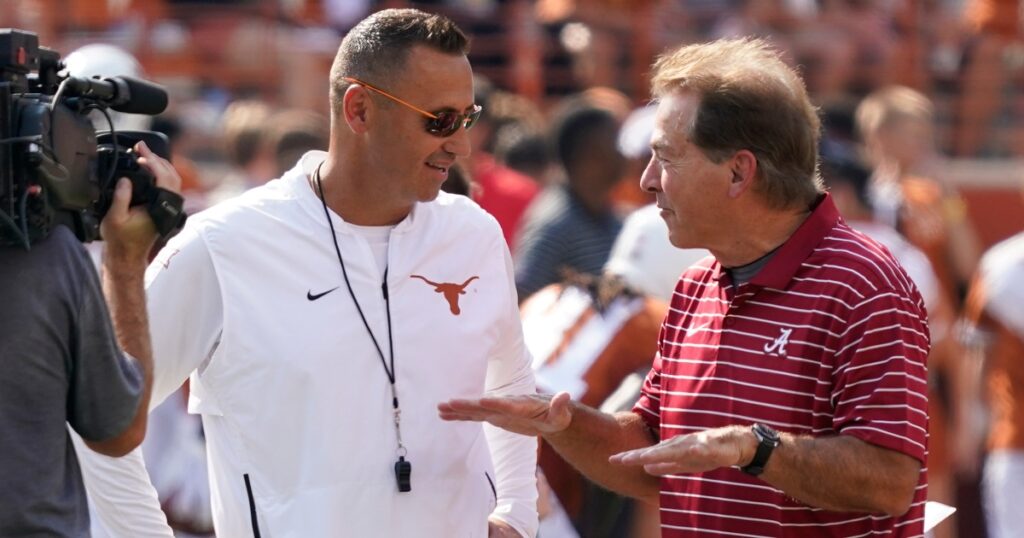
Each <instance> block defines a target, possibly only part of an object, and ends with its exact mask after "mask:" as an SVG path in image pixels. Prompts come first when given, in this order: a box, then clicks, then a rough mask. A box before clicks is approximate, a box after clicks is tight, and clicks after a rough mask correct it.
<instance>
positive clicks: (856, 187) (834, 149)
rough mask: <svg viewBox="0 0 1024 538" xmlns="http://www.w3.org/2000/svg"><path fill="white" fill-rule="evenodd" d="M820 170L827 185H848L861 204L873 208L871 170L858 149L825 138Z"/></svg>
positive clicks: (866, 207) (832, 186)
mask: <svg viewBox="0 0 1024 538" xmlns="http://www.w3.org/2000/svg"><path fill="white" fill-rule="evenodd" d="M819 171H820V173H821V179H822V180H823V181H824V182H825V186H826V187H828V188H830V189H831V188H834V187H837V186H839V185H847V186H848V187H849V188H850V190H852V191H853V194H854V196H856V197H857V201H858V202H859V203H860V204H861V206H862V207H864V208H865V209H871V207H872V203H871V196H870V195H869V193H868V184H869V183H870V182H871V170H870V169H869V168H868V167H867V166H866V165H865V164H864V163H863V162H862V161H861V159H860V157H858V156H857V152H856V150H854V149H852V148H850V147H848V146H846V145H844V144H842V143H838V142H835V141H832V140H823V141H822V143H821V163H820V165H819Z"/></svg>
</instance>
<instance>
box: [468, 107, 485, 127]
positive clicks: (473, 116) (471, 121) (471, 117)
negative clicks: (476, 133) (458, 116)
mask: <svg viewBox="0 0 1024 538" xmlns="http://www.w3.org/2000/svg"><path fill="white" fill-rule="evenodd" d="M483 111H484V109H483V108H481V107H475V108H474V109H473V111H472V112H470V113H469V114H468V115H466V124H465V128H466V130H467V131H468V130H470V129H472V128H473V126H474V125H476V120H478V119H480V113H481V112H483Z"/></svg>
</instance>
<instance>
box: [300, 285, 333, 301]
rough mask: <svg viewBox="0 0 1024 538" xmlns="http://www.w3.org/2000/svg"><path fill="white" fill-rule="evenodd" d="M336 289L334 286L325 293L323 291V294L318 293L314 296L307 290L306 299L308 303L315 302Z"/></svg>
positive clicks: (311, 291)
mask: <svg viewBox="0 0 1024 538" xmlns="http://www.w3.org/2000/svg"><path fill="white" fill-rule="evenodd" d="M336 289H338V286H335V287H333V288H331V289H329V290H327V291H325V292H323V293H318V294H316V295H313V290H309V291H307V292H306V298H307V299H309V300H310V301H315V300H317V299H319V298H321V297H323V296H324V295H327V294H328V293H331V292H332V291H334V290H336Z"/></svg>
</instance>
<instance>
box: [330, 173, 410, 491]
mask: <svg viewBox="0 0 1024 538" xmlns="http://www.w3.org/2000/svg"><path fill="white" fill-rule="evenodd" d="M321 166H323V163H322V162H321V163H320V164H319V165H317V167H316V171H315V172H313V182H314V183H316V190H317V192H318V193H319V194H320V202H321V203H322V204H323V206H324V216H325V217H326V218H327V226H328V227H330V229H331V240H332V241H333V242H334V252H336V253H337V254H338V263H339V264H340V265H341V276H342V277H344V279H345V287H346V288H348V294H349V296H350V297H352V302H353V303H354V304H355V305H356V312H359V319H361V320H363V327H365V328H366V332H367V334H369V335H370V340H372V341H373V347H374V348H376V349H377V356H379V357H380V364H381V366H383V367H384V374H385V375H387V376H388V382H389V383H391V407H392V408H393V409H394V417H395V438H396V439H397V440H398V461H396V462H395V480H396V481H397V482H398V491H400V492H403V493H404V492H407V491H411V490H412V481H411V475H412V464H411V463H410V462H408V461H406V459H405V456H406V455H407V454H408V451H407V450H406V449H405V445H404V444H402V428H401V422H402V409H401V408H400V407H399V406H398V389H396V388H395V344H394V340H393V338H392V336H391V301H390V299H389V297H388V268H387V266H385V267H384V282H383V283H382V284H381V293H383V295H384V310H385V312H386V313H387V320H388V354H389V355H390V358H391V367H390V368H388V361H386V360H385V359H384V352H383V351H382V350H381V348H380V344H378V343H377V337H376V336H374V335H373V330H372V329H370V324H369V323H367V322H366V316H365V315H364V314H363V309H362V307H360V306H359V300H358V299H356V294H355V292H354V291H352V283H351V282H349V279H348V271H346V270H345V259H344V258H343V257H342V256H341V247H339V246H338V236H337V235H336V234H335V232H334V222H333V221H332V220H331V214H330V213H329V212H328V211H327V200H326V199H325V198H324V187H323V184H321V182H320V167H321Z"/></svg>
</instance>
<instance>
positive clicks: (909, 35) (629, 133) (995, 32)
mask: <svg viewBox="0 0 1024 538" xmlns="http://www.w3.org/2000/svg"><path fill="white" fill-rule="evenodd" d="M1019 4H1020V2H1019V0H964V1H963V2H959V1H957V0H941V1H939V0H819V1H814V0H634V1H629V0H576V1H573V0H537V1H515V0H506V1H502V0H448V1H443V0H437V1H434V2H396V1H380V2H378V1H373V0H319V1H317V0H305V1H303V0H278V1H270V0H266V1H256V0H249V1H245V0H235V1H232V0H218V1H214V0H208V1H205V2H200V1H196V0H192V1H184V0H103V1H99V0H97V1H88V2H87V1H74V0H63V1H61V0H13V1H5V2H3V3H2V5H0V23H2V24H0V26H14V27H20V28H23V29H27V30H32V31H38V32H39V33H40V34H41V42H42V43H43V44H45V45H48V46H51V47H53V48H57V49H58V50H60V51H61V52H63V53H67V52H70V51H71V50H74V49H76V48H79V47H80V46H82V45H85V44H87V43H99V42H103V43H110V44H114V45H116V46H117V47H119V49H113V48H110V49H102V50H99V51H93V55H94V56H97V57H100V58H103V59H105V60H107V62H106V64H103V62H100V64H103V65H92V66H88V67H81V68H80V69H85V70H89V71H91V72H90V73H88V74H100V75H108V76H109V75H119V74H136V75H139V76H143V77H148V78H153V79H155V80H157V81H159V82H162V83H164V84H166V85H167V86H168V87H169V88H170V90H171V99H172V105H171V108H170V110H169V111H168V113H167V114H165V115H163V116H161V117H158V118H156V119H155V120H154V121H153V123H152V125H151V127H150V128H152V129H153V130H157V131H161V132H163V133H165V134H166V135H167V136H168V138H169V140H170V142H171V154H172V157H173V164H174V165H175V167H176V168H177V169H178V171H179V173H180V175H181V177H182V178H183V182H184V183H183V191H184V193H185V195H186V199H187V207H188V209H189V210H190V212H195V211H200V210H202V209H203V208H206V207H210V206H212V205H214V204H216V203H218V202H220V201H223V200H225V199H228V198H231V197H234V196H237V195H239V194H241V193H243V192H245V191H246V190H247V189H249V188H252V187H254V186H258V185H261V184H263V183H266V182H267V181H270V180H272V179H274V178H276V177H279V176H281V175H282V174H283V173H284V172H285V171H287V170H288V169H289V168H291V167H292V166H293V165H294V163H295V162H296V161H297V160H298V158H299V157H300V156H301V155H302V154H303V153H304V152H306V151H308V150H312V149H327V148H326V146H327V143H328V134H329V118H328V117H327V116H326V110H327V98H326V94H320V93H317V92H319V91H320V88H319V86H322V85H318V84H309V85H305V84H304V80H316V81H319V80H322V79H323V78H324V77H323V75H324V74H325V73H326V69H327V67H328V66H329V65H330V60H331V56H330V55H331V54H332V52H333V51H334V50H336V48H337V43H338V40H339V39H340V36H341V35H343V34H344V31H345V30H346V29H347V27H349V26H350V25H351V24H353V23H354V22H355V21H358V20H359V19H360V18H362V17H363V16H365V15H366V14H367V13H368V12H370V11H372V10H375V9H379V8H381V7H398V6H405V5H412V6H415V7H420V8H424V9H427V10H438V11H444V12H445V13H448V14H450V15H452V16H453V17H455V18H456V19H457V20H460V21H462V22H463V24H464V25H465V27H466V28H467V29H468V30H469V31H470V32H471V33H472V35H473V37H474V39H475V40H476V45H475V47H476V48H475V49H474V52H473V56H471V58H472V59H473V61H474V68H475V69H476V71H477V72H478V73H482V75H480V76H479V78H478V80H477V81H476V102H477V104H480V105H481V106H483V116H482V117H481V119H480V121H479V123H478V124H477V125H476V126H475V127H474V128H473V130H472V131H471V135H472V137H473V148H474V151H473V154H472V156H471V157H470V158H469V159H468V160H467V161H466V162H463V163H462V166H461V167H460V168H458V169H453V172H455V173H453V174H452V175H451V177H450V179H449V181H448V183H447V185H446V187H445V189H446V190H449V191H451V192H457V193H461V194H465V195H466V196H469V197H470V198H472V199H474V200H475V201H476V202H477V203H478V204H480V205H481V206H482V207H483V208H484V209H486V210H487V211H489V212H490V213H491V214H492V215H494V217H495V218H496V219H497V220H498V222H499V224H500V225H501V227H502V230H503V232H504V234H505V237H506V240H507V241H508V244H509V247H510V249H511V250H512V254H513V258H514V263H515V272H516V284H517V288H518V291H519V296H520V300H521V302H522V316H523V323H524V330H525V335H526V338H527V344H528V346H529V347H530V349H531V352H532V353H533V355H534V368H535V371H536V374H537V382H538V386H539V387H541V388H542V389H543V390H545V391H548V392H554V391H568V392H570V394H572V396H573V397H574V398H575V399H579V400H581V401H582V402H584V403H586V404H589V405H594V406H601V405H602V404H603V405H604V406H605V408H607V409H616V408H629V407H630V406H631V405H632V404H633V402H635V401H636V394H638V391H639V383H640V380H642V378H643V374H644V373H645V372H646V370H647V369H648V368H649V367H650V361H651V358H652V356H653V355H654V351H655V350H654V344H655V341H656V337H657V333H658V330H659V325H660V321H661V319H662V318H663V317H664V315H665V312H666V311H667V308H668V301H669V300H670V299H671V296H672V291H673V288H674V285H675V280H676V278H677V277H678V275H679V273H680V272H681V271H682V270H683V269H684V268H685V267H687V266H689V265H690V264H692V263H694V262H696V261H698V260H700V259H701V258H703V257H704V256H706V255H707V253H706V252H685V251H680V250H678V249H674V248H673V247H671V245H670V244H669V243H668V239H667V234H666V231H665V227H664V225H663V223H662V222H661V220H660V218H659V217H658V215H657V211H656V210H655V209H654V208H652V207H650V204H651V202H652V201H653V199H652V198H650V197H649V196H648V195H645V194H644V193H643V192H641V191H640V189H639V187H638V185H639V178H640V175H641V174H642V172H643V170H644V168H645V167H646V165H647V162H648V161H649V160H650V158H651V152H650V148H649V147H648V142H649V140H650V134H651V131H652V129H653V121H654V120H653V108H652V107H650V106H647V104H646V95H647V82H646V78H645V74H646V70H647V67H648V66H649V65H650V61H651V60H652V59H653V57H654V56H656V54H657V53H658V52H659V51H661V50H662V49H664V48H665V47H667V46H670V45H675V44H679V43H682V42H687V41H699V40H704V39H712V38H716V37H726V36H760V37H765V38H767V39H769V40H770V41H771V42H773V43H774V44H775V45H776V46H777V47H779V48H781V49H782V50H784V51H786V53H787V57H788V58H789V59H790V60H791V61H792V62H793V63H794V64H796V65H799V66H800V67H801V71H802V72H803V73H804V74H805V78H806V80H807V83H808V86H809V89H810V91H811V93H812V95H813V96H814V98H815V99H816V102H817V104H818V105H819V107H820V108H821V111H822V116H823V118H824V125H825V139H824V142H823V144H822V148H821V153H822V155H821V158H822V163H821V174H822V177H823V179H824V180H825V182H826V184H827V185H828V186H829V189H830V192H831V193H832V196H833V197H834V199H835V201H836V205H837V206H838V207H839V209H840V211H841V212H842V213H843V215H844V217H845V218H846V220H847V221H848V222H850V223H851V224H852V225H853V226H854V227H856V228H858V229H860V230H861V231H863V232H865V233H867V234H868V235H870V236H872V237H874V238H875V239H876V240H878V241H880V242H882V243H883V244H885V245H886V246H887V247H888V248H889V249H890V250H891V251H892V252H893V253H894V254H895V255H896V256H897V258H899V260H900V261H901V263H903V265H904V266H905V267H906V269H907V271H908V273H909V274H910V276H911V277H912V278H913V279H914V281H915V282H916V284H917V286H918V288H919V289H920V291H921V292H922V296H923V297H924V298H925V301H926V303H927V307H928V311H929V314H930V318H931V319H929V325H930V329H931V337H932V353H931V357H930V358H931V361H930V368H929V376H930V378H929V380H928V382H929V387H930V389H931V396H930V447H929V448H930V450H929V461H928V476H929V497H930V498H931V499H933V500H938V501H942V502H944V503H947V504H951V505H953V506H956V507H958V509H959V512H958V515H957V516H955V519H954V520H953V521H950V522H947V523H944V524H943V525H941V526H940V527H938V528H937V529H936V530H935V532H934V534H935V536H942V537H952V536H958V535H959V536H971V537H974V536H983V535H984V533H985V532H986V518H985V513H986V511H987V512H988V513H989V515H990V517H989V519H988V528H994V527H993V526H994V525H998V517H999V510H1000V508H999V506H996V505H998V504H1000V503H1003V504H1005V503H1007V502H1010V503H1011V504H1012V497H1011V495H1012V492H1009V491H1010V490H1005V489H1002V488H1003V487H1004V486H1005V484H1003V482H1005V481H1010V480H1012V479H1013V476H1014V475H1012V472H1017V473H1020V472H1021V471H1020V468H1021V467H1020V466H1017V467H1012V466H1007V465H1005V464H1003V465H1004V466H1003V467H1001V468H1000V469H1001V470H992V471H991V472H988V471H986V472H984V473H983V472H982V469H983V465H984V463H985V462H986V461H989V463H992V462H999V461H1001V460H998V458H996V456H997V455H1000V454H1006V453H1009V454H1018V455H1019V454H1020V453H1021V451H1024V372H1022V370H1024V368H1022V367H1021V366H1019V364H1017V365H1015V363H1014V361H1016V362H1017V363H1021V360H1022V359H1024V352H1022V351H1024V345H1022V344H1021V341H1022V340H1024V334H1022V333H1021V332H1017V331H1015V330H1014V323H1015V321H1014V320H1013V319H1006V318H1003V317H1001V316H1002V312H1003V311H1004V310H999V309H993V308H994V307H993V306H992V305H995V304H996V303H997V302H998V301H994V300H993V295H992V292H991V290H989V289H987V287H986V285H985V283H986V282H987V280H986V278H987V275H989V274H990V273H987V272H986V271H985V270H984V269H985V265H984V264H982V266H981V270H979V263H980V262H981V261H982V259H983V254H984V252H985V251H986V250H987V249H988V248H989V247H991V246H992V244H993V243H995V242H996V241H997V240H1003V239H1006V238H1007V237H1008V236H1009V235H1010V234H1007V233H1003V232H997V233H995V236H993V233H982V232H981V231H979V230H977V229H976V227H977V226H976V225H977V223H978V222H979V215H980V218H982V220H983V219H989V220H996V221H998V222H1000V223H1002V224H1003V225H1004V226H1005V225H1007V223H1009V224H1008V225H1009V226H1018V227H1017V228H1016V229H1014V230H1012V231H1014V232H1016V231H1020V227H1019V225H1020V224H1021V216H1022V214H1021V212H1020V211H1019V210H1020V208H1021V207H1022V206H1021V202H1020V200H1021V198H1020V196H1019V195H1018V194H1017V192H1016V186H1015V185H1016V183H1017V182H1018V181H1019V178H1020V177H1022V175H1021V173H1020V171H1019V170H1016V169H1014V168H1013V167H1012V166H1007V167H1006V168H1005V169H1004V170H1005V175H1006V176H1007V178H1006V181H1005V182H1004V183H1002V186H1003V187H1004V192H1003V193H1002V194H1000V195H999V196H1000V197H1002V198H1004V199H1005V198H1007V197H1009V198H1010V201H1009V202H1008V203H1009V205H1008V206H1003V207H1015V208H1017V209H1018V211H1017V212H1016V213H1007V214H992V213H991V211H989V208H978V207H973V208H972V207H971V206H970V204H969V203H968V198H967V197H965V195H964V194H963V193H962V192H961V191H962V190H963V191H967V190H970V189H971V185H970V183H969V181H968V182H965V180H964V178H963V177H961V176H955V174H952V173H951V171H952V170H955V169H956V167H955V166H954V163H956V162H957V161H956V159H958V158H987V159H993V160H995V161H994V162H1000V163H1012V162H1013V161H1012V160H1005V159H1013V158H1018V157H1022V156H1024V89H1022V88H1024V85H1021V84H1020V82H1021V77H1022V76H1024V39H1022V38H1024V32H1022V26H1021V24H1022V22H1021V21H1022V17H1024V15H1022V13H1024V12H1022V11H1021V6H1020V5H1019ZM124 51H127V53H130V54H125V58H123V59H122V60H121V61H115V59H114V58H115V56H117V55H118V54H121V53H122V52H124ZM132 55H134V56H135V57H136V58H138V60H139V61H138V62H136V61H135V60H134V59H133V58H132ZM307 86H309V87H307ZM1007 193H1013V194H1012V195H1008V194H1007ZM1014 196H1016V198H1014ZM985 222H988V221H985ZM1003 229H1005V228H1003ZM1018 243H1019V240H1018ZM1016 248H1019V245H1018V246H1017V247H1016ZM1004 250H1005V246H1004ZM994 252H996V254H999V253H1000V252H1003V251H1001V250H998V247H997V250H996V251H994ZM985 259H986V260H991V255H990V256H989V257H987V258H985ZM992 263H994V262H992ZM1018 287H1019V284H1018ZM1008 296H1013V295H1012V294H1008ZM1016 309H1020V306H1019V305H1018V306H1017V307H1016ZM1009 310H1010V311H1013V310H1014V308H1013V307H1011V308H1009ZM1013 315H1014V314H1012V313H1011V314H1010V315H1009V316H1010V317H1011V318H1012V316H1013ZM1016 315H1017V316H1018V317H1019V315H1020V314H1016ZM1018 321H1019V320H1018ZM993 350H995V351H993ZM1007 350H1009V351H1007ZM187 390H188V389H187V386H186V387H184V388H183V389H182V391H181V393H180V394H178V395H176V396H174V397H172V398H170V399H168V400H167V401H166V402H165V403H164V405H163V406H162V407H161V408H160V410H159V411H157V412H156V413H157V414H156V415H154V418H153V419H152V423H151V427H150V431H151V434H150V435H149V436H148V437H147V439H146V442H145V443H146V444H145V450H146V452H145V454H146V458H147V462H148V465H149V467H150V471H151V474H152V475H153V482H154V485H155V486H156V487H157V489H158V492H159V493H160V496H161V500H162V502H163V505H164V508H165V510H166V511H167V513H168V516H169V519H170V520H171V522H172V524H174V525H175V526H176V528H178V529H179V530H180V531H181V532H182V533H191V534H195V535H203V534H204V533H208V532H209V529H211V525H212V522H211V519H210V517H211V516H210V508H209V491H208V486H207V485H206V480H205V476H204V475H205V464H204V463H203V462H204V454H203V448H202V444H203V443H202V431H201V426H200V424H199V420H198V418H196V417H190V416H188V415H187V414H186V413H185V402H186V400H187ZM986 452H990V456H989V458H987V460H986V457H985V453H986ZM1018 457H1019V456H1018ZM540 462H541V468H542V473H543V475H544V476H545V478H546V480H544V481H542V484H543V485H542V488H543V493H544V494H543V495H542V499H541V516H542V533H543V534H542V535H543V536H545V538H547V537H549V536H551V537H557V536H595V537H600V536H641V537H642V536H656V535H657V532H658V525H657V512H656V511H655V510H652V509H650V508H646V507H641V506H633V505H632V504H631V503H629V502H627V501H625V500H623V499H620V498H616V497H614V496H611V495H610V494H608V493H607V492H602V491H600V490H599V489H598V488H597V487H596V486H592V485H590V484H588V483H587V482H586V481H585V480H584V479H583V478H582V476H580V475H579V474H578V473H576V472H575V471H573V470H572V469H571V468H570V467H569V466H567V465H566V464H565V463H564V462H562V461H561V460H560V459H559V457H558V456H557V454H555V453H554V451H553V450H550V449H549V448H548V447H546V446H542V447H541V456H540ZM1012 469H1017V470H1016V471H1012ZM983 477H984V479H983ZM1015 480H1016V481H1017V482H1024V475H1016V479H1015ZM1018 488H1019V486H1018ZM995 492H1002V493H995ZM1004 509H1005V507H1004ZM183 535H185V534H183Z"/></svg>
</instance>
